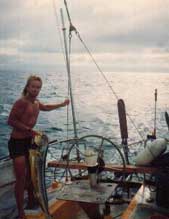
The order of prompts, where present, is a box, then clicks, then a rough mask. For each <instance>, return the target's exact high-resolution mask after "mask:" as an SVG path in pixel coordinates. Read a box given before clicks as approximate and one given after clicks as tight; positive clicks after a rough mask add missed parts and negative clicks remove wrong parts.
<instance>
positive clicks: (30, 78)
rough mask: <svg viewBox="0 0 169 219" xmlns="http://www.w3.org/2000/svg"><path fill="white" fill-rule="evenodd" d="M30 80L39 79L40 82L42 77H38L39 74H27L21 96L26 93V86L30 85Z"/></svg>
mask: <svg viewBox="0 0 169 219" xmlns="http://www.w3.org/2000/svg"><path fill="white" fill-rule="evenodd" d="M32 81H40V82H41V84H42V79H41V78H40V77H39V76H36V75H31V76H29V78H28V79H27V82H26V85H25V87H24V89H23V91H22V96H26V95H27V87H28V86H29V85H30V83H31V82H32Z"/></svg>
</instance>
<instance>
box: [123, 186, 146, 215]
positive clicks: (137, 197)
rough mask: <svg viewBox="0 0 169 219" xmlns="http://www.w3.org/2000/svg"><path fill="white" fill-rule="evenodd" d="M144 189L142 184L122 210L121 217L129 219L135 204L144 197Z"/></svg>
mask: <svg viewBox="0 0 169 219" xmlns="http://www.w3.org/2000/svg"><path fill="white" fill-rule="evenodd" d="M144 189H145V186H144V185H142V186H141V187H140V189H139V190H138V192H137V193H136V195H135V196H134V198H133V199H132V200H131V202H130V204H129V205H128V207H127V209H126V210H125V211H124V213H123V215H122V216H121V219H129V218H130V216H131V214H132V213H133V212H134V209H135V208H136V207H137V205H138V204H139V203H140V202H141V199H142V198H144Z"/></svg>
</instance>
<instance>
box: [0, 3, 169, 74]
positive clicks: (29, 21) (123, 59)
mask: <svg viewBox="0 0 169 219" xmlns="http://www.w3.org/2000/svg"><path fill="white" fill-rule="evenodd" d="M63 2H64V1H63V0H24V1H23V0H0V69H2V70H3V69H25V70H26V69H29V70H34V69H35V70H43V69H49V70H52V71H54V70H55V69H60V68H62V67H63V63H64V59H63V54H62V53H63V52H62V51H63V49H62V48H63V47H62V44H61V39H60V38H62V31H61V28H62V27H61V22H60V8H63V12H64V15H65V24H66V28H67V30H68V28H69V27H68V22H67V18H66V13H65V8H64V4H63ZM67 4H68V8H69V11H70V15H71V20H72V23H73V25H74V26H75V27H76V29H77V30H78V32H79V33H80V35H81V37H82V39H83V40H84V42H85V43H86V45H87V46H88V48H89V49H90V51H91V52H92V54H93V56H94V57H95V59H96V61H97V63H98V64H99V65H100V67H101V68H102V69H103V70H105V71H157V72H169V0H105V1H103V0H67ZM71 60H72V65H73V66H74V67H81V68H82V67H84V66H87V67H88V66H90V64H91V59H90V57H89V56H88V55H87V54H86V51H85V50H84V48H83V46H82V44H81V42H80V41H79V40H78V38H77V37H76V35H75V34H73V36H72V56H71Z"/></svg>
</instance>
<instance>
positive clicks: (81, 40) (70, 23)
mask: <svg viewBox="0 0 169 219" xmlns="http://www.w3.org/2000/svg"><path fill="white" fill-rule="evenodd" d="M64 4H65V7H66V12H67V16H68V20H69V25H70V29H69V30H70V33H69V34H71V32H72V31H74V32H75V34H76V36H77V37H78V39H79V40H80V42H81V43H82V45H83V46H84V48H85V49H86V51H87V52H88V54H89V56H90V57H91V59H92V61H93V62H94V64H95V65H96V68H97V69H98V71H99V72H100V73H101V75H102V77H103V78H104V80H105V82H106V84H107V85H108V87H109V88H110V90H111V92H112V93H113V95H114V96H115V98H116V99H117V100H118V99H119V97H118V95H117V94H116V92H115V91H114V89H113V88H112V86H111V84H110V82H109V80H108V79H107V77H106V76H105V74H104V72H103V71H102V70H101V68H100V66H99V65H98V63H97V62H96V60H95V58H94V56H93V55H92V53H91V52H90V50H89V48H88V47H87V45H86V43H85V42H84V41H83V39H82V37H81V36H80V33H79V32H78V31H77V29H76V28H75V27H74V26H73V25H72V21H71V17H70V13H69V10H68V6H67V2H66V0H64ZM126 115H127V116H128V118H129V120H130V122H131V123H132V125H133V126H134V128H135V129H136V131H137V133H138V134H139V136H140V137H141V139H142V140H143V141H144V137H143V136H142V134H141V133H140V131H139V130H138V128H137V127H136V125H135V123H134V121H133V119H132V118H131V116H130V115H129V114H128V113H126Z"/></svg>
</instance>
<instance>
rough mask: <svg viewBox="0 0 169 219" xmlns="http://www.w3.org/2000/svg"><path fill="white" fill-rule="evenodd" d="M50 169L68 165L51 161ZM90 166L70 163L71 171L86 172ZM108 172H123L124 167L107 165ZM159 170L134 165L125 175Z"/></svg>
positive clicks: (127, 166) (130, 166)
mask: <svg viewBox="0 0 169 219" xmlns="http://www.w3.org/2000/svg"><path fill="white" fill-rule="evenodd" d="M48 167H55V168H66V167H67V163H66V162H65V161H49V162H48ZM88 167H89V166H88V165H87V164H86V163H84V162H83V163H77V162H69V168H70V169H83V170H86V169H87V168H88ZM104 169H105V170H106V171H110V172H122V171H124V168H123V166H122V165H114V164H106V165H105V168H104ZM157 171H158V169H157V168H155V167H145V166H134V165H126V167H125V173H149V174H152V173H155V172H157Z"/></svg>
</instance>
